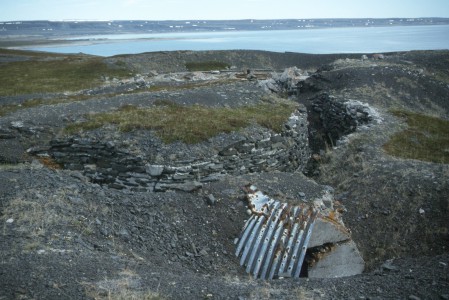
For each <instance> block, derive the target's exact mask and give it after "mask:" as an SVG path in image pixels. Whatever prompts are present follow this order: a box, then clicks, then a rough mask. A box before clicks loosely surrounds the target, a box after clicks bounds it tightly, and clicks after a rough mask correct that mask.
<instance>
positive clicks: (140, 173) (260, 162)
mask: <svg viewBox="0 0 449 300" xmlns="http://www.w3.org/2000/svg"><path fill="white" fill-rule="evenodd" d="M210 153H211V156H210V157H208V158H207V159H194V160H192V161H189V162H188V163H171V162H170V161H166V162H164V164H154V163H152V162H151V161H148V160H147V159H145V158H144V157H141V156H136V155H133V154H132V153H130V152H128V151H126V150H121V149H118V147H116V145H115V144H114V143H112V142H105V141H99V140H95V139H86V138H84V139H81V138H79V139H77V138H69V139H62V140H61V139H60V140H53V141H52V142H51V143H50V147H49V148H48V150H47V151H45V153H43V152H40V153H38V154H39V155H49V156H51V157H52V158H53V159H54V160H55V161H56V162H57V163H59V164H61V165H62V166H63V167H64V168H66V169H71V170H79V171H82V172H83V174H84V175H85V176H87V177H88V178H89V179H90V180H91V181H92V182H95V183H99V184H102V185H107V186H109V187H111V188H117V189H130V190H133V191H142V192H144V191H149V192H153V191H154V192H161V191H165V190H168V189H178V190H185V191H192V190H195V189H197V188H199V187H201V185H202V183H204V182H209V181H216V180H219V179H220V177H221V176H224V175H226V174H231V175H238V174H245V173H252V172H264V171H273V170H279V171H295V170H298V169H299V170H301V169H302V168H303V167H304V166H305V165H306V163H307V161H308V159H309V156H310V154H309V144H308V123H307V113H306V110H305V109H301V108H300V109H298V110H297V111H295V112H294V113H293V114H292V115H291V117H290V118H289V119H288V120H287V122H286V123H285V125H284V128H283V130H282V131H281V133H278V134H276V133H274V132H272V131H270V130H268V129H267V131H266V133H265V134H264V138H262V139H260V138H258V139H256V138H254V137H251V136H249V137H242V139H241V140H239V141H237V142H235V141H234V142H232V143H229V144H228V145H226V146H224V147H221V148H220V149H219V151H218V152H217V151H213V150H212V149H211V152H210ZM149 157H151V155H149Z"/></svg>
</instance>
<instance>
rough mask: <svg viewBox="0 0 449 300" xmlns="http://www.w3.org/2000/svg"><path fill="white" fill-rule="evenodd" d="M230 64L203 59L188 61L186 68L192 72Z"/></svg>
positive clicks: (224, 66) (222, 67)
mask: <svg viewBox="0 0 449 300" xmlns="http://www.w3.org/2000/svg"><path fill="white" fill-rule="evenodd" d="M229 67H230V65H229V64H227V63H225V62H220V61H213V60H211V61H201V62H187V63H186V68H187V70H189V71H190V72H194V71H214V70H223V69H227V68H229Z"/></svg>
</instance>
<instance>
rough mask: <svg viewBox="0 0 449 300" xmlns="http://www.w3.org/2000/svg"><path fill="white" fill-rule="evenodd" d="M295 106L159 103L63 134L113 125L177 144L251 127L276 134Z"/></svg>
mask: <svg viewBox="0 0 449 300" xmlns="http://www.w3.org/2000/svg"><path fill="white" fill-rule="evenodd" d="M295 106H296V104H295V103H294V102H289V101H282V102H278V103H274V104H268V103H263V104H259V105H252V106H244V107H238V108H210V107H205V106H201V105H193V106H184V105H179V104H176V103H173V102H171V101H159V102H158V103H156V105H154V106H153V107H150V108H138V107H135V106H129V105H128V106H123V107H122V108H120V109H119V110H117V111H113V112H108V113H99V114H94V115H89V116H87V118H88V120H87V121H86V122H83V123H75V124H72V125H69V126H68V127H67V128H66V132H67V133H74V132H79V131H82V130H92V129H95V128H99V127H101V126H103V125H106V124H115V125H116V126H117V127H118V129H119V130H121V131H131V130H134V129H147V130H154V132H155V133H156V134H157V135H158V136H159V137H160V138H161V139H162V141H164V142H165V143H172V142H175V141H181V142H184V143H187V144H194V143H198V142H201V141H204V140H207V139H208V138H211V137H213V136H215V135H217V134H219V133H221V132H225V133H229V132H232V131H238V130H239V129H242V128H244V127H247V126H249V125H250V124H253V123H256V124H259V125H261V126H263V127H266V128H269V129H272V130H274V131H276V132H279V131H281V130H282V126H283V124H284V123H285V121H286V120H287V118H288V117H289V116H290V114H291V113H292V112H293V110H294V108H295Z"/></svg>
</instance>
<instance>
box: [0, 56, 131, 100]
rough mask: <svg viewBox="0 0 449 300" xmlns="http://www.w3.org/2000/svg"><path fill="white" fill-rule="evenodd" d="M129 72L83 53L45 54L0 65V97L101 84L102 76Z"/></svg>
mask: <svg viewBox="0 0 449 300" xmlns="http://www.w3.org/2000/svg"><path fill="white" fill-rule="evenodd" d="M129 75H130V71H129V70H127V69H126V68H124V67H120V66H117V67H116V68H111V67H109V66H108V65H106V64H105V63H104V62H103V61H102V59H101V58H98V57H86V56H76V55H74V56H66V57H53V56H49V57H47V58H46V59H42V57H40V56H36V57H34V58H33V60H28V61H15V62H10V63H6V64H3V65H2V66H1V68H0V82H2V84H1V85H0V96H11V95H20V94H32V93H53V92H65V91H77V90H81V89H88V88H92V87H94V86H96V85H98V84H100V83H101V77H102V76H109V77H119V78H123V77H126V76H129Z"/></svg>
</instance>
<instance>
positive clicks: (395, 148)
mask: <svg viewBox="0 0 449 300" xmlns="http://www.w3.org/2000/svg"><path fill="white" fill-rule="evenodd" d="M392 113H393V114H394V115H395V116H398V117H401V118H404V119H405V120H406V122H407V125H408V128H407V129H405V130H404V131H402V132H398V133H396V134H395V135H393V136H392V137H391V139H390V140H389V141H388V142H387V143H386V144H385V145H384V146H383V148H384V149H385V151H386V152H387V153H389V154H391V155H394V156H397V157H401V158H407V159H418V160H422V161H429V162H435V163H444V164H448V163H449V121H447V120H443V119H440V118H436V117H432V116H426V115H422V114H418V113H413V112H406V111H401V110H395V111H393V112H392Z"/></svg>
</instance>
